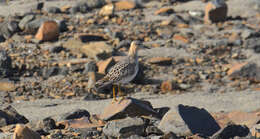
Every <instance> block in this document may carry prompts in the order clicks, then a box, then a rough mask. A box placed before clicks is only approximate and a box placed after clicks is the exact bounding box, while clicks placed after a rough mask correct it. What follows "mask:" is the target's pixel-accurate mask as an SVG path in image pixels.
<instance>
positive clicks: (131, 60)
mask: <svg viewBox="0 0 260 139" xmlns="http://www.w3.org/2000/svg"><path fill="white" fill-rule="evenodd" d="M141 46H142V45H141V42H140V41H133V42H132V43H131V45H130V48H129V52H128V55H127V56H126V57H124V58H122V59H121V60H120V61H119V62H118V63H116V64H115V65H114V66H113V67H111V68H110V70H109V72H108V73H107V74H106V75H105V77H104V78H102V79H101V80H99V81H97V83H96V86H99V87H98V88H100V87H104V86H106V85H109V84H113V101H112V102H115V101H117V99H116V94H115V86H114V85H118V92H119V96H121V98H120V99H121V100H122V99H124V96H123V95H124V94H123V92H121V90H120V85H121V84H126V83H129V82H130V81H132V80H133V79H134V78H135V76H136V75H137V72H138V70H139V65H138V54H137V52H138V49H139V48H140V47H141Z"/></svg>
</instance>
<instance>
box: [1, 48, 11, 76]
mask: <svg viewBox="0 0 260 139" xmlns="http://www.w3.org/2000/svg"><path fill="white" fill-rule="evenodd" d="M11 73H12V59H11V57H10V56H8V55H7V53H6V51H4V50H1V51H0V77H8V76H9V75H10V74H11Z"/></svg>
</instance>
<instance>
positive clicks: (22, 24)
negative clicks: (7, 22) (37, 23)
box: [18, 15, 35, 30]
mask: <svg viewBox="0 0 260 139" xmlns="http://www.w3.org/2000/svg"><path fill="white" fill-rule="evenodd" d="M34 18H35V16H34V15H26V16H25V17H23V19H22V20H21V21H20V22H19V24H18V26H19V28H20V29H22V30H24V28H25V26H26V25H27V24H28V23H29V22H30V21H32V20H33V19H34Z"/></svg>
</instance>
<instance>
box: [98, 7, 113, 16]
mask: <svg viewBox="0 0 260 139" xmlns="http://www.w3.org/2000/svg"><path fill="white" fill-rule="evenodd" d="M113 14H114V5H113V4H108V5H105V6H104V7H103V8H102V9H101V10H100V11H99V15H101V16H110V15H113Z"/></svg>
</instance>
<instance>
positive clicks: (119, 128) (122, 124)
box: [103, 118, 145, 138]
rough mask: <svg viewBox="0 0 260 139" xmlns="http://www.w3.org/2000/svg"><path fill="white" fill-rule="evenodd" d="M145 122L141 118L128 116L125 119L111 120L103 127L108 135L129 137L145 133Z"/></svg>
mask: <svg viewBox="0 0 260 139" xmlns="http://www.w3.org/2000/svg"><path fill="white" fill-rule="evenodd" d="M144 130H145V123H144V121H143V120H142V119H141V118H126V119H123V120H117V121H109V122H108V123H107V124H106V125H105V127H104V128H103V133H104V134H105V135H107V136H111V137H118V138H127V137H129V136H131V135H143V134H144Z"/></svg>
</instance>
